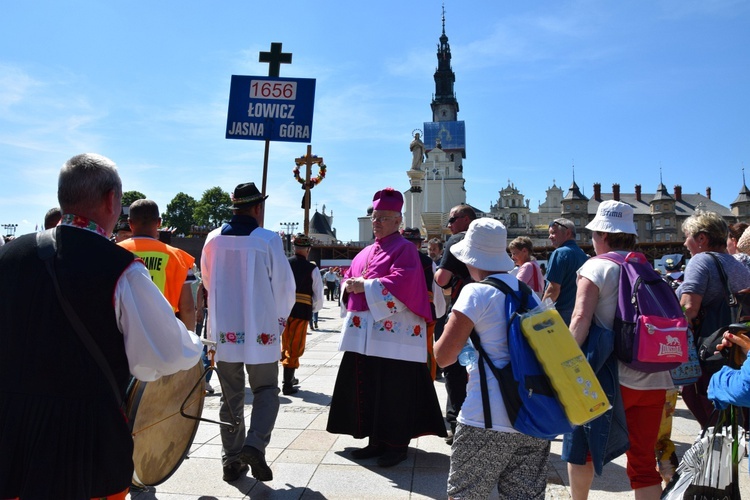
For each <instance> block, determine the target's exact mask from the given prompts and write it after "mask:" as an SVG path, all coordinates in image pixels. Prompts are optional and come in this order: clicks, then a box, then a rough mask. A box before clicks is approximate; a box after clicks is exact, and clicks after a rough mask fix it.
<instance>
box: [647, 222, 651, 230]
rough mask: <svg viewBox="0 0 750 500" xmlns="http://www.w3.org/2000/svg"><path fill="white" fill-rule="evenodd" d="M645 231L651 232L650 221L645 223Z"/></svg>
mask: <svg viewBox="0 0 750 500" xmlns="http://www.w3.org/2000/svg"><path fill="white" fill-rule="evenodd" d="M646 231H651V221H648V220H647V221H646Z"/></svg>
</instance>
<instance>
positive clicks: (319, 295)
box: [312, 267, 325, 312]
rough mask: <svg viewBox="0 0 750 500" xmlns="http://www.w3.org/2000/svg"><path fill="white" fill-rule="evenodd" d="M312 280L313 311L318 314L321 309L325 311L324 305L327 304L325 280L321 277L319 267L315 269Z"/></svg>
mask: <svg viewBox="0 0 750 500" xmlns="http://www.w3.org/2000/svg"><path fill="white" fill-rule="evenodd" d="M312 280H313V296H312V301H313V303H312V310H313V312H318V311H320V310H321V309H323V305H324V304H325V298H324V294H325V291H324V290H323V279H322V278H321V277H320V269H318V268H317V267H315V269H313V270H312Z"/></svg>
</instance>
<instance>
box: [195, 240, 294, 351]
mask: <svg viewBox="0 0 750 500" xmlns="http://www.w3.org/2000/svg"><path fill="white" fill-rule="evenodd" d="M201 271H202V278H203V286H204V287H205V288H206V290H207V291H208V308H209V313H208V327H207V329H208V338H209V339H211V340H214V341H215V342H216V343H217V344H216V360H217V361H227V362H242V363H245V364H262V363H273V362H276V361H278V360H279V359H280V358H281V342H280V340H281V333H282V332H283V331H284V325H286V320H287V318H288V317H289V313H290V312H291V311H292V307H293V306H294V303H295V301H296V291H297V285H296V283H295V281H294V274H293V273H292V267H291V266H290V265H289V260H288V259H287V257H286V255H285V254H284V249H283V244H282V242H281V238H279V236H278V235H277V234H276V233H274V232H272V231H269V230H267V229H264V228H262V227H259V228H257V229H255V230H254V231H253V232H252V233H250V235H249V236H230V235H222V234H221V228H218V229H215V230H213V231H211V232H210V233H209V235H208V237H207V238H206V243H205V245H204V247H203V254H202V256H201Z"/></svg>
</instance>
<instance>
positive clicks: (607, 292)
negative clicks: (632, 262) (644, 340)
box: [577, 252, 674, 390]
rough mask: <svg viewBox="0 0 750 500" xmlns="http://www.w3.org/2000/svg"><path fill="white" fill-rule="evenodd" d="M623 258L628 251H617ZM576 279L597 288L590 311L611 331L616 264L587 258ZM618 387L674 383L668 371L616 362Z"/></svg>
mask: <svg viewBox="0 0 750 500" xmlns="http://www.w3.org/2000/svg"><path fill="white" fill-rule="evenodd" d="M618 253H620V254H622V255H623V256H624V255H627V253H628V252H618ZM577 274H578V276H580V277H583V278H586V279H588V280H589V281H591V282H592V283H593V284H594V285H596V287H597V288H598V289H599V301H598V302H597V304H596V309H594V318H593V320H592V321H595V322H596V323H597V324H598V325H599V326H602V327H604V328H608V329H610V330H611V329H612V328H613V327H614V324H615V312H616V310H617V298H618V296H619V291H620V265H619V264H617V263H616V262H612V261H611V260H606V259H597V258H593V259H588V260H587V261H586V262H585V263H584V264H583V265H582V266H581V267H580V269H578V272H577ZM617 365H618V372H619V374H620V385H624V386H625V387H628V388H630V389H636V390H646V389H672V388H673V387H674V383H673V382H672V376H671V375H670V374H669V372H668V371H663V372H656V373H645V372H642V371H638V370H634V369H632V368H630V367H628V366H627V365H625V364H624V363H622V362H621V361H618V362H617Z"/></svg>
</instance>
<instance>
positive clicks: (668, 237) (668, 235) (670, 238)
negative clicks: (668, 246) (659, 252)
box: [667, 233, 672, 241]
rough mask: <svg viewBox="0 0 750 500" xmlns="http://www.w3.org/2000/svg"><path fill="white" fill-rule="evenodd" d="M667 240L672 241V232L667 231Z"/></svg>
mask: <svg viewBox="0 0 750 500" xmlns="http://www.w3.org/2000/svg"><path fill="white" fill-rule="evenodd" d="M667 241H672V235H671V234H670V233H667Z"/></svg>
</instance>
